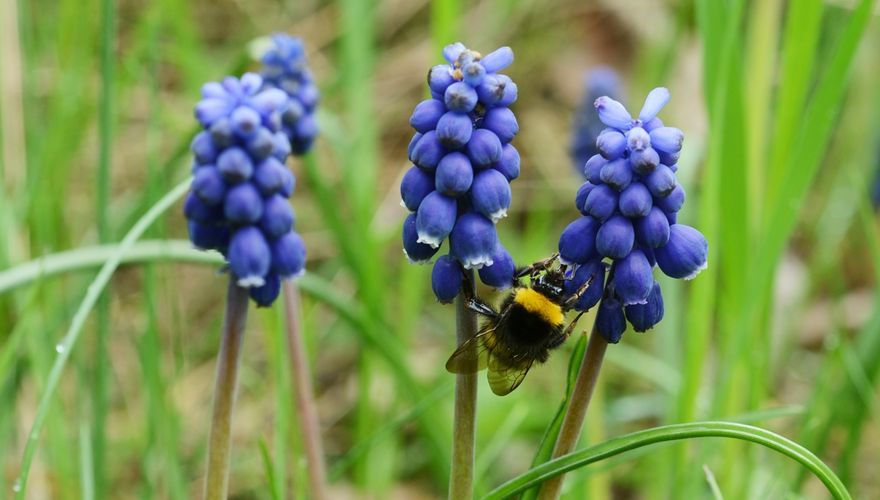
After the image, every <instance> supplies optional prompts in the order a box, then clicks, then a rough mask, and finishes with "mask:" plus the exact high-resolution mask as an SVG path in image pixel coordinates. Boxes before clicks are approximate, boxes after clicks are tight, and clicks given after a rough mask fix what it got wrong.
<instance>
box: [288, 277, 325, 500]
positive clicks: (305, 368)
mask: <svg viewBox="0 0 880 500" xmlns="http://www.w3.org/2000/svg"><path fill="white" fill-rule="evenodd" d="M282 286H283V287H284V289H283V292H284V293H283V295H284V314H285V316H286V317H287V322H286V327H287V348H288V349H290V362H291V368H292V369H293V383H294V387H295V389H294V390H295V392H296V411H297V413H298V415H299V423H300V431H301V432H302V442H303V446H304V447H305V450H306V459H307V460H308V473H309V487H310V490H311V496H310V498H314V499H315V500H323V499H325V498H327V469H326V467H325V465H324V449H323V447H322V446H321V426H320V424H319V423H318V410H317V407H316V405H315V400H314V397H313V395H312V381H311V376H310V373H309V361H308V357H307V356H306V349H305V344H304V343H303V338H302V332H301V329H300V325H301V323H300V317H299V308H300V297H299V290H298V289H297V287H296V285H295V284H294V283H293V281H291V280H284V281H283V285H282Z"/></svg>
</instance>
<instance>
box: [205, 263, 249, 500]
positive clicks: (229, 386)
mask: <svg viewBox="0 0 880 500" xmlns="http://www.w3.org/2000/svg"><path fill="white" fill-rule="evenodd" d="M247 309H248V291H247V289H245V288H241V287H239V286H238V285H236V284H235V278H234V277H232V276H230V279H229V288H228V291H227V296H226V316H225V318H224V319H223V331H222V334H221V335H222V336H221V339H220V355H219V358H218V359H217V381H216V385H215V388H214V412H213V416H212V418H211V437H210V440H209V441H208V471H207V473H206V474H205V494H204V498H205V500H225V499H226V498H227V496H228V488H229V462H230V451H231V448H232V441H231V439H230V438H231V431H232V411H233V408H234V406H235V396H236V390H237V386H238V368H239V364H240V360H241V345H242V339H243V338H244V326H245V323H246V322H247Z"/></svg>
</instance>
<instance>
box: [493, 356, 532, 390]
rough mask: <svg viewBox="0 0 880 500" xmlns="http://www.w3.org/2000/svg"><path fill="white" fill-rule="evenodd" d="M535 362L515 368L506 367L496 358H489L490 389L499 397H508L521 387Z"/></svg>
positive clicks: (528, 362) (530, 361)
mask: <svg viewBox="0 0 880 500" xmlns="http://www.w3.org/2000/svg"><path fill="white" fill-rule="evenodd" d="M533 362H534V360H529V361H527V362H525V363H523V364H522V365H519V366H516V367H513V366H507V365H505V364H504V363H503V362H502V361H501V360H499V359H498V358H497V357H495V356H489V373H488V378H489V387H491V388H492V392H494V393H495V394H497V395H498V396H506V395H508V394H510V393H511V392H513V390H514V389H516V388H517V387H519V384H521V383H522V381H523V380H524V379H525V378H526V374H527V373H529V369H530V368H531V367H532V363H533Z"/></svg>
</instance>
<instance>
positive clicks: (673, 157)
mask: <svg viewBox="0 0 880 500" xmlns="http://www.w3.org/2000/svg"><path fill="white" fill-rule="evenodd" d="M657 153H658V154H659V158H660V163H662V164H664V165H675V164H676V163H678V159H679V157H680V156H681V152H677V153H665V152H663V151H657ZM670 168H671V167H670ZM675 170H678V167H676V168H675V169H673V172H674V171H675Z"/></svg>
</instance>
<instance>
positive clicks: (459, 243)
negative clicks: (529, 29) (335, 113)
mask: <svg viewBox="0 0 880 500" xmlns="http://www.w3.org/2000/svg"><path fill="white" fill-rule="evenodd" d="M443 58H444V59H446V61H447V64H440V65H437V66H434V67H432V68H431V69H430V70H429V71H428V78H427V84H428V88H429V90H430V92H431V99H427V100H425V101H422V102H420V103H419V104H418V105H416V107H415V109H414V110H413V113H412V115H411V116H410V120H409V123H410V126H412V127H413V129H414V130H415V135H414V136H413V138H412V140H411V141H410V144H409V147H408V148H407V154H408V157H409V160H410V161H411V162H412V164H413V166H412V167H410V169H409V170H408V171H407V172H406V173H405V174H404V176H403V178H402V180H401V184H400V195H401V200H402V203H401V204H402V205H403V206H404V207H405V208H406V209H407V210H408V211H409V212H410V215H409V216H408V217H407V218H406V221H405V222H404V226H403V234H402V237H403V246H404V252H405V253H406V255H407V257H408V258H409V260H410V261H411V262H416V263H423V262H429V261H431V259H432V258H434V256H435V255H436V254H437V252H438V250H439V248H440V247H441V245H442V244H443V242H444V241H445V240H446V239H447V238H448V239H449V251H448V253H446V254H445V255H442V256H440V257H438V258H437V259H436V261H435V263H434V268H433V271H432V275H431V281H432V285H433V286H432V288H433V290H434V295H435V296H436V297H437V300H439V301H440V302H443V303H449V302H451V301H453V300H454V299H455V297H456V296H457V295H458V294H459V292H460V291H461V284H462V280H463V279H464V273H463V271H464V270H466V269H475V270H477V271H478V273H477V274H478V275H479V277H480V280H481V281H482V282H483V283H485V284H486V285H488V286H491V287H493V288H497V289H503V288H506V287H509V286H511V285H512V284H513V275H514V272H515V269H514V263H513V258H512V257H511V256H510V254H509V253H508V252H507V250H506V249H505V248H504V247H503V246H502V245H501V244H500V243H499V242H498V236H497V232H496V230H495V224H496V223H498V221H500V220H501V219H503V218H504V217H506V216H507V212H508V210H509V208H510V203H511V190H510V182H511V181H513V180H514V179H516V178H517V177H519V174H520V156H519V152H518V151H517V150H516V148H515V147H514V146H513V144H512V143H511V141H512V140H513V139H514V138H515V137H516V135H517V133H518V132H519V123H518V122H517V120H516V116H515V115H514V113H513V111H511V110H510V108H509V106H510V105H511V104H513V103H514V102H515V101H516V98H517V86H516V84H515V83H514V82H513V81H512V80H511V79H510V77H508V76H507V75H504V74H502V73H499V72H500V71H502V70H504V69H505V68H507V67H508V66H510V65H511V64H512V63H513V51H512V50H511V49H510V48H509V47H501V48H500V49H497V50H495V51H492V52H490V53H488V54H486V55H485V56H483V55H481V54H480V53H478V52H475V51H472V50H470V49H468V48H467V47H465V46H464V45H463V44H461V43H454V44H451V45H448V46H446V47H445V48H444V49H443ZM200 151H201V150H200ZM203 154H204V155H205V156H206V157H209V158H210V157H211V156H212V151H211V150H210V149H207V148H205V149H204V153H203ZM615 203H616V202H615Z"/></svg>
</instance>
